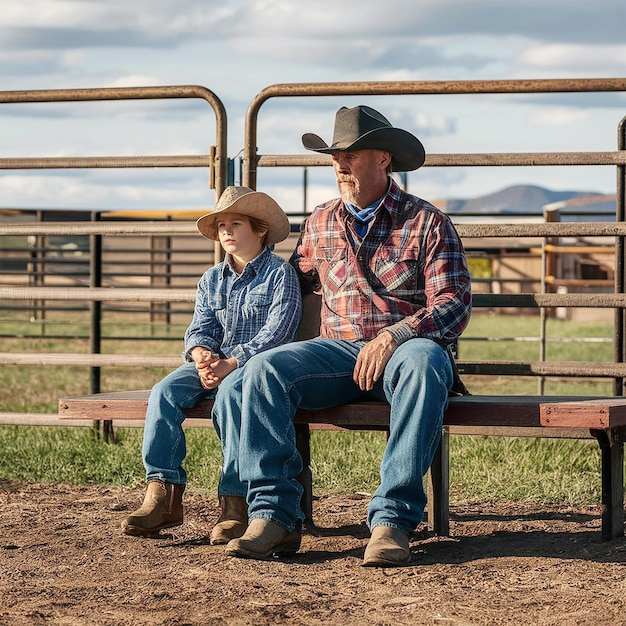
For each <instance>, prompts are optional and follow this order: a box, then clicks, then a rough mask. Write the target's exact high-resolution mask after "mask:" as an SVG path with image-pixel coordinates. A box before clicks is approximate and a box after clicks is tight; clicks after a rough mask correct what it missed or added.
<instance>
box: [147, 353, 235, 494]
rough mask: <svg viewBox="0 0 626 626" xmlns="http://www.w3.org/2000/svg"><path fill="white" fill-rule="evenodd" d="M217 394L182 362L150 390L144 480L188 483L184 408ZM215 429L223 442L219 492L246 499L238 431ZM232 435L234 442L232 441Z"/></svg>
mask: <svg viewBox="0 0 626 626" xmlns="http://www.w3.org/2000/svg"><path fill="white" fill-rule="evenodd" d="M235 371H239V370H235ZM216 395H219V391H218V393H217V394H216V392H215V390H214V389H211V390H207V389H204V388H203V387H202V385H201V383H200V377H199V376H198V371H197V370H196V366H195V363H184V364H183V365H181V366H180V367H179V368H178V369H175V370H174V371H173V372H170V373H169V374H168V375H167V376H166V377H165V378H163V379H162V380H161V381H160V382H158V383H157V384H156V385H155V386H154V387H153V388H152V391H151V392H150V398H149V400H148V409H147V411H146V424H145V429H144V433H143V464H144V467H145V468H146V479H147V480H150V479H151V478H159V479H160V480H164V481H165V482H168V483H177V484H184V483H186V482H187V474H186V472H185V470H184V469H183V466H182V463H183V460H184V458H185V455H186V454H187V448H186V444H185V433H184V432H183V426H182V424H183V421H184V420H185V413H184V411H183V409H189V408H191V407H193V406H195V405H196V404H198V402H199V401H200V400H202V399H203V398H212V397H214V396H216ZM216 430H217V434H218V436H219V437H220V440H221V442H222V456H223V464H222V475H221V477H220V484H219V487H218V493H219V494H220V495H233V496H245V495H246V485H244V484H243V483H241V482H240V480H239V476H238V469H237V459H238V451H239V430H238V429H236V430H233V429H228V432H227V433H225V434H222V433H221V432H220V430H219V428H218V427H217V425H216ZM223 435H224V436H223ZM233 435H234V436H235V440H234V441H231V439H230V437H231V436H233Z"/></svg>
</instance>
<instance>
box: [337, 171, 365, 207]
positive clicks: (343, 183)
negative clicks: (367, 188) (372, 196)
mask: <svg viewBox="0 0 626 626" xmlns="http://www.w3.org/2000/svg"><path fill="white" fill-rule="evenodd" d="M337 187H338V189H339V193H340V194H341V199H342V200H343V201H344V202H347V203H348V204H354V205H355V206H359V196H360V195H361V186H360V185H359V181H358V180H357V179H356V178H354V176H343V177H342V178H340V179H338V180H337Z"/></svg>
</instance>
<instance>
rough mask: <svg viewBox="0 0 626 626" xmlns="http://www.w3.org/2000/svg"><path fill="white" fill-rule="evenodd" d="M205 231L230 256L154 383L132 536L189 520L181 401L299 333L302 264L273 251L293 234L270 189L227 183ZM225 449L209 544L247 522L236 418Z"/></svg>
mask: <svg viewBox="0 0 626 626" xmlns="http://www.w3.org/2000/svg"><path fill="white" fill-rule="evenodd" d="M196 225H197V227H198V230H199V231H200V234H201V235H202V236H203V237H205V238H207V239H212V240H214V241H219V242H220V243H221V245H222V247H223V248H224V250H225V252H226V258H225V260H224V261H223V262H222V263H220V264H218V265H216V266H214V267H212V268H210V269H209V270H207V271H206V272H205V273H204V274H203V276H202V278H201V279H200V281H199V283H198V290H197V293H196V304H195V309H194V314H193V319H192V321H191V324H190V325H189V327H188V328H187V331H186V333H185V352H184V353H183V356H184V358H185V361H186V362H185V363H184V364H183V365H181V366H180V367H179V368H178V369H176V370H174V371H173V372H171V373H170V374H168V375H167V376H166V377H165V378H164V379H163V380H161V381H160V382H159V383H157V384H156V385H155V386H154V387H153V388H152V392H151V394H150V398H149V400H148V408H147V412H146V424H145V429H144V436H143V462H144V467H145V468H146V481H147V490H146V495H145V499H144V502H143V505H142V506H141V508H139V509H138V510H137V511H134V512H133V513H131V514H130V515H129V516H128V517H127V518H126V519H125V520H124V522H123V523H122V529H123V531H124V532H125V533H126V534H128V535H138V536H149V535H153V534H155V533H158V532H159V531H160V530H161V529H163V528H170V527H173V526H179V525H180V524H182V522H183V505H182V496H183V492H184V490H185V485H186V482H187V476H186V472H185V470H184V469H183V467H182V462H183V459H184V458H185V454H186V448H185V435H184V432H183V428H182V423H183V421H184V419H185V413H184V409H188V408H191V407H193V406H195V405H196V404H197V403H198V402H199V401H200V400H201V399H202V398H207V397H208V398H214V397H215V396H216V395H217V394H218V393H219V390H220V386H219V385H220V383H221V381H222V380H224V378H225V377H226V376H228V375H229V374H230V373H231V372H232V371H234V370H235V369H237V368H241V367H243V366H244V365H245V363H246V362H247V361H248V359H249V358H250V357H251V356H253V355H254V354H257V353H259V352H262V351H264V350H267V349H269V348H273V347H275V346H278V345H281V344H284V343H287V342H289V341H292V340H293V339H294V337H295V334H296V330H297V327H298V323H299V321H300V315H301V310H302V304H301V297H300V288H299V282H298V278H297V276H296V273H295V270H294V269H293V268H292V267H291V266H290V265H289V264H288V263H286V262H285V261H284V260H283V259H281V258H280V257H279V256H277V255H275V254H274V253H272V252H271V251H270V248H269V246H272V245H274V244H276V243H278V242H280V241H283V240H284V239H286V238H287V236H288V235H289V220H288V219H287V216H286V215H285V213H284V212H283V210H282V209H281V208H280V207H279V206H278V204H277V203H276V202H275V201H274V200H273V199H272V198H270V197H269V196H268V195H266V194H264V193H261V192H256V191H253V190H252V189H249V188H247V187H227V188H226V189H225V190H224V192H223V193H222V195H221V196H220V198H219V200H218V202H217V204H216V206H215V210H214V211H211V212H210V213H207V214H206V215H203V216H202V217H201V218H199V219H198V221H197V223H196ZM216 432H217V433H218V435H219V437H220V440H221V444H222V453H223V466H222V475H221V477H220V483H219V487H218V494H219V500H220V505H221V509H222V511H221V516H220V519H219V520H218V523H217V525H216V526H215V528H214V529H213V531H212V533H211V541H212V543H228V541H230V540H231V539H233V538H236V537H239V536H241V535H242V534H243V533H244V532H245V529H246V527H247V524H248V509H247V504H246V499H245V496H246V485H245V484H244V483H242V482H241V481H240V480H239V475H238V474H239V473H238V458H237V452H238V449H239V445H238V444H239V426H238V425H237V424H232V425H228V426H227V427H223V428H222V429H221V431H220V429H219V428H218V427H217V424H216Z"/></svg>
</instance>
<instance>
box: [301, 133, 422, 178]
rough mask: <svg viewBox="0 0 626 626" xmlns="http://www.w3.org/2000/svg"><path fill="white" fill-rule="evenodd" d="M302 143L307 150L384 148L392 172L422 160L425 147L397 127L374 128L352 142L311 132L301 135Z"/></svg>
mask: <svg viewBox="0 0 626 626" xmlns="http://www.w3.org/2000/svg"><path fill="white" fill-rule="evenodd" d="M302 145H303V146H304V147H305V148H306V149H307V150H312V151H313V152H320V153H323V154H332V153H333V152H340V151H342V152H343V151H348V150H368V149H370V150H384V151H385V152H389V153H390V154H391V156H392V161H391V166H392V169H393V171H394V172H411V171H413V170H416V169H418V168H420V167H422V165H424V161H425V160H426V151H425V150H424V146H423V145H422V142H421V141H420V140H419V139H418V138H417V137H416V136H415V135H412V134H411V133H409V132H408V131H406V130H403V129H401V128H376V129H374V130H371V131H369V132H367V133H365V134H364V135H362V136H361V137H359V138H358V139H357V140H356V141H354V142H352V143H348V142H346V143H345V144H344V143H341V142H338V143H336V144H332V145H328V144H327V143H326V142H325V141H324V140H323V139H322V138H321V137H319V136H318V135H315V134H313V133H306V134H305V135H302Z"/></svg>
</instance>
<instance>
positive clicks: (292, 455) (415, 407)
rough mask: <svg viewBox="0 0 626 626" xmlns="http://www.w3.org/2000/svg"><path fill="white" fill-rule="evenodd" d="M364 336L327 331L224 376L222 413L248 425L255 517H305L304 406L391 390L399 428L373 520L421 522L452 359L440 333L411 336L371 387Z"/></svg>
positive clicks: (284, 522) (291, 523)
mask: <svg viewBox="0 0 626 626" xmlns="http://www.w3.org/2000/svg"><path fill="white" fill-rule="evenodd" d="M362 346H363V343H362V342H349V341H339V340H333V339H320V338H318V339H311V340H308V341H300V342H295V343H291V344H287V345H284V346H280V347H278V348H274V349H272V350H268V351H267V352H263V353H261V354H258V355H256V356H254V357H252V358H251V359H250V360H249V361H248V362H247V363H246V366H245V368H242V369H241V370H235V371H234V372H233V373H232V374H230V375H229V376H228V377H227V378H226V379H225V380H224V381H223V382H222V384H221V385H220V392H219V394H218V395H217V397H216V399H215V405H214V408H213V421H214V423H215V425H216V427H217V428H219V429H221V430H222V431H224V430H226V429H227V428H228V427H231V428H233V427H234V428H237V427H238V426H240V429H241V430H240V435H241V440H240V449H239V463H238V465H239V472H240V478H241V479H242V481H244V482H246V483H248V505H249V516H250V518H251V519H255V518H261V519H267V520H270V521H273V522H275V523H277V524H280V525H281V526H283V527H284V528H286V529H287V530H289V531H293V530H294V529H296V528H297V527H298V526H299V524H300V522H301V520H303V519H304V515H303V513H302V510H301V508H300V497H301V495H302V487H301V486H300V484H299V483H298V481H297V480H296V477H297V476H298V474H299V472H300V471H301V469H302V459H301V458H300V454H299V453H298V451H297V449H296V443H295V429H294V426H293V416H294V414H295V411H296V409H297V408H298V407H301V408H305V409H318V408H324V407H329V406H335V405H338V404H346V403H350V402H355V401H359V400H364V399H370V400H385V399H386V400H387V401H388V402H389V403H390V405H391V420H390V436H389V439H388V442H387V446H386V449H385V453H384V457H383V461H382V465H381V470H380V474H381V483H380V486H379V487H378V489H377V490H376V492H375V493H374V496H373V498H372V501H371V503H370V506H369V514H368V524H369V526H370V528H373V527H374V526H392V527H394V528H399V529H402V530H406V531H413V530H414V529H415V527H416V526H417V525H418V524H419V523H420V522H421V520H422V516H423V512H424V507H425V506H426V494H425V493H424V488H423V476H424V474H425V473H426V471H427V470H428V468H429V467H430V464H431V462H432V458H433V456H434V453H435V451H436V449H437V445H438V443H439V440H440V437H441V426H442V421H443V413H444V410H445V408H446V406H447V402H448V391H449V389H450V388H451V386H452V366H451V363H450V359H449V357H448V354H447V353H446V351H445V350H444V349H443V348H442V347H441V346H439V345H438V344H436V343H435V342H433V341H430V340H429V339H411V340H409V341H407V342H405V343H403V344H402V345H400V346H399V347H398V348H397V349H396V351H395V352H394V353H393V355H392V357H391V359H390V360H389V362H388V363H387V366H386V368H385V372H384V376H383V378H382V380H379V381H378V383H377V384H376V386H375V388H374V389H373V390H372V391H371V392H367V393H366V392H362V391H361V390H360V389H359V388H358V386H357V385H356V384H355V383H354V382H353V380H352V372H353V370H354V364H355V362H356V358H357V355H358V353H359V350H360V349H361V347H362Z"/></svg>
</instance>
